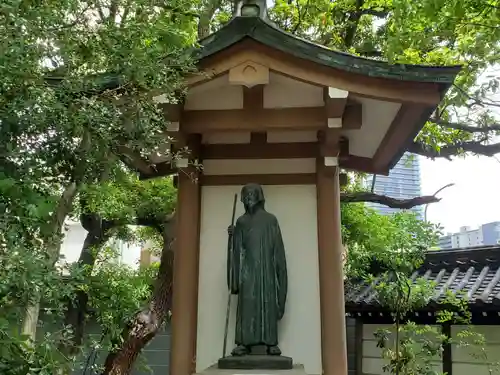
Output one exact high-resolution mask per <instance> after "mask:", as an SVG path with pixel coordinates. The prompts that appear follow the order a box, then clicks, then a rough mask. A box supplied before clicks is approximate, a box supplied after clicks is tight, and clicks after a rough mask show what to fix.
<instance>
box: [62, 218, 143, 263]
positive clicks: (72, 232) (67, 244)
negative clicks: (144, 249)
mask: <svg viewBox="0 0 500 375" xmlns="http://www.w3.org/2000/svg"><path fill="white" fill-rule="evenodd" d="M86 236H87V231H86V230H85V229H84V228H83V227H82V226H81V224H80V223H77V222H69V223H67V224H66V227H65V231H64V238H63V241H62V244H61V252H60V255H61V260H60V263H62V264H64V263H73V262H76V261H78V258H79V257H80V253H81V251H82V246H83V242H84V241H85V237H86ZM109 245H110V246H115V247H116V248H117V250H118V251H119V252H120V257H119V259H117V260H118V262H120V263H121V264H126V265H127V266H130V267H134V268H135V267H138V262H139V258H140V253H141V247H140V246H139V245H138V244H128V243H124V242H122V241H116V242H115V243H109Z"/></svg>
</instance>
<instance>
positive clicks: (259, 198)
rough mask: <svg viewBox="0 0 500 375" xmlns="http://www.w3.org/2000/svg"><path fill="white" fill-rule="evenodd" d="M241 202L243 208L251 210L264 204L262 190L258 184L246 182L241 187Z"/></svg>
mask: <svg viewBox="0 0 500 375" xmlns="http://www.w3.org/2000/svg"><path fill="white" fill-rule="evenodd" d="M241 202H242V203H243V205H244V206H245V210H247V211H248V210H253V209H254V208H255V207H257V206H261V207H263V206H264V202H265V199H264V191H263V190H262V186H260V185H259V184H246V185H245V186H243V188H242V189H241Z"/></svg>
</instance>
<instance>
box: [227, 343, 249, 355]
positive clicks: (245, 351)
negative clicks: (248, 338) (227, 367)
mask: <svg viewBox="0 0 500 375" xmlns="http://www.w3.org/2000/svg"><path fill="white" fill-rule="evenodd" d="M248 353H249V351H248V348H247V347H246V346H245V345H238V346H237V347H236V348H234V349H233V351H232V352H231V355H234V356H237V357H241V356H242V355H246V354H248Z"/></svg>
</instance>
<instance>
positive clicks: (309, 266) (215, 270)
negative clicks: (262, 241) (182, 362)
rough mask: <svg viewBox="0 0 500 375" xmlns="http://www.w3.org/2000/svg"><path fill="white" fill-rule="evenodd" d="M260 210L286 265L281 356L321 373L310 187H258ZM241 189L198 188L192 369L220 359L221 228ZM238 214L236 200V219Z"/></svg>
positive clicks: (240, 210) (227, 221)
mask: <svg viewBox="0 0 500 375" xmlns="http://www.w3.org/2000/svg"><path fill="white" fill-rule="evenodd" d="M263 188H264V194H265V197H266V209H267V210H268V211H269V212H271V213H273V214H274V215H276V217H277V218H278V221H279V223H280V227H281V231H282V234H283V240H284V243H285V251H286V256H287V267H288V297H287V305H286V310H285V316H284V317H283V320H282V321H281V322H280V332H279V335H280V337H279V341H280V347H281V349H282V351H283V355H286V356H290V357H292V358H293V360H294V362H295V363H296V364H303V365H304V366H305V370H306V372H307V373H308V374H321V372H322V369H321V327H320V306H319V273H318V245H317V242H318V241H317V221H316V220H317V218H316V187H315V186H314V185H300V186H264V187H263ZM240 190H241V186H204V187H203V188H202V201H201V229H200V273H199V291H198V293H199V294H198V332H197V333H198V335H197V353H196V360H197V363H196V370H197V372H200V371H203V370H204V369H206V368H207V367H209V366H211V365H213V364H215V363H216V362H217V360H218V359H219V358H220V357H221V356H222V345H223V338H224V323H225V314H226V304H227V285H226V253H227V227H228V225H229V224H230V220H231V211H232V204H233V197H234V194H235V193H238V196H239V193H240ZM242 213H243V207H242V204H241V203H239V201H238V206H237V216H239V215H241V214H242ZM236 298H237V297H233V304H232V306H231V319H230V323H229V337H228V351H229V350H231V349H232V348H233V347H234V326H235V312H236V311H235V310H236Z"/></svg>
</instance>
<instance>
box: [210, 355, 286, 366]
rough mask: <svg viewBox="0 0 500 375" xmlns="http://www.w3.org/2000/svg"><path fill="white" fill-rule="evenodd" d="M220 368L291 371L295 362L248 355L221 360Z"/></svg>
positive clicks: (274, 356)
mask: <svg viewBox="0 0 500 375" xmlns="http://www.w3.org/2000/svg"><path fill="white" fill-rule="evenodd" d="M218 368H219V369H223V370H291V369H292V368H293V361H292V358H290V357H285V356H282V355H262V354H247V355H242V356H228V357H224V358H221V359H219V362H218Z"/></svg>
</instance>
